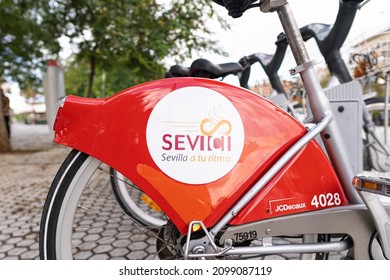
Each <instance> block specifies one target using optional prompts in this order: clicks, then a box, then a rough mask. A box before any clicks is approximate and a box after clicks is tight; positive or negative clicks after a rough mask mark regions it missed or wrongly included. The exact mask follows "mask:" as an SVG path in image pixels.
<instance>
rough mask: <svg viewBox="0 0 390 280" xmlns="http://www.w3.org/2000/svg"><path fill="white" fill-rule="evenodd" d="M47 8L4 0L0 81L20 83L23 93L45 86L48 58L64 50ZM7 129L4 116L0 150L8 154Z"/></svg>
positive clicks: (24, 0)
mask: <svg viewBox="0 0 390 280" xmlns="http://www.w3.org/2000/svg"><path fill="white" fill-rule="evenodd" d="M46 6H47V2H46V1H28V0H0V19H1V20H0V80H3V81H9V80H13V81H15V82H18V83H19V87H20V88H21V90H22V92H26V91H27V90H30V91H31V90H33V91H34V92H35V91H36V90H37V89H38V88H40V87H41V79H42V69H43V68H44V67H45V64H46V60H47V58H48V56H50V54H51V53H57V52H58V51H59V49H60V48H59V44H58V42H57V35H58V33H56V32H55V31H54V30H55V29H53V28H52V27H50V26H48V25H47V24H46V22H45V21H44V17H43V11H44V10H46V9H47V7H46ZM0 105H1V104H0ZM4 126H5V124H4V120H3V118H2V117H1V116H0V132H1V133H0V151H2V152H7V151H9V150H10V148H11V147H10V145H9V139H8V137H7V135H6V134H4V129H3V128H4Z"/></svg>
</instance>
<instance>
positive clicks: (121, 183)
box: [110, 168, 167, 228]
mask: <svg viewBox="0 0 390 280" xmlns="http://www.w3.org/2000/svg"><path fill="white" fill-rule="evenodd" d="M110 178H111V185H112V190H113V192H114V194H115V197H116V199H117V200H118V202H119V204H120V206H121V207H122V209H123V211H125V213H126V214H128V215H129V216H130V217H132V218H133V219H135V220H136V221H138V222H139V223H140V224H142V225H144V226H147V227H150V228H159V227H161V226H162V225H164V224H165V223H166V222H167V219H166V217H165V214H164V212H163V211H162V210H161V208H160V207H159V206H158V205H157V204H156V203H154V201H153V200H152V199H151V198H150V197H149V196H148V195H146V194H145V193H144V192H143V191H141V190H140V189H139V188H138V187H137V186H136V185H135V184H134V183H133V182H131V181H130V180H129V179H127V178H126V177H125V176H123V175H122V174H121V173H120V172H117V171H116V170H115V169H113V168H110Z"/></svg>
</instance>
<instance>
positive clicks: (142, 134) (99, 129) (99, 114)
mask: <svg viewBox="0 0 390 280" xmlns="http://www.w3.org/2000/svg"><path fill="white" fill-rule="evenodd" d="M215 2H217V3H218V4H223V5H224V6H225V7H226V8H227V9H228V10H229V14H230V15H232V16H233V17H238V16H241V15H242V14H243V13H244V11H245V10H246V9H248V8H252V7H258V6H260V10H261V11H262V12H276V13H277V15H278V16H279V19H280V21H281V23H282V26H283V29H284V31H285V34H286V36H287V39H288V42H289V45H290V47H291V50H292V53H293V55H294V58H295V60H296V63H297V67H295V68H294V70H295V72H297V73H299V74H300V75H301V77H302V80H303V82H304V85H305V88H306V90H307V93H308V96H309V101H310V107H311V110H312V112H313V121H314V123H313V124H312V125H310V126H307V127H305V126H303V125H302V124H301V123H300V122H298V121H297V120H295V119H294V118H293V117H292V116H290V115H289V114H287V113H286V112H285V111H284V110H282V109H280V108H278V107H277V106H276V105H275V104H273V103H271V102H270V101H268V100H266V99H264V98H261V97H259V96H258V95H256V94H253V93H251V92H249V91H247V90H244V89H242V88H238V87H235V86H231V85H227V84H225V83H221V82H218V81H213V80H209V79H200V78H172V79H165V80H159V81H154V82H150V83H146V84H142V85H139V86H136V87H133V88H130V89H128V90H125V91H123V92H121V93H118V94H116V95H115V96H113V97H110V98H106V99H94V100H90V99H86V98H80V97H74V96H68V97H66V98H65V99H62V100H61V107H60V109H59V112H58V115H57V120H56V123H55V125H54V130H55V132H56V134H55V139H54V141H55V142H56V143H58V144H64V145H67V146H69V147H72V148H74V150H73V151H72V152H71V154H70V155H69V156H68V158H67V159H66V160H65V162H64V164H63V165H62V166H61V168H60V170H59V172H58V174H57V175H56V177H55V179H54V181H53V184H52V186H51V188H50V191H49V194H48V198H47V200H46V203H45V206H44V210H43V217H42V222H41V234H40V250H41V258H44V259H70V258H73V257H77V256H78V255H77V254H78V252H77V250H78V249H79V248H80V247H79V246H81V245H82V244H78V243H73V241H74V240H77V241H76V242H79V241H87V240H90V241H95V237H94V236H92V235H93V234H92V233H91V232H90V231H88V230H85V229H84V228H82V227H83V226H88V225H89V223H90V221H91V219H90V217H89V216H88V215H94V214H96V213H97V212H98V211H99V210H100V209H101V208H104V207H106V206H107V205H108V203H107V202H106V201H105V200H101V199H102V196H103V194H104V190H101V189H102V188H104V187H105V186H107V179H108V178H107V177H108V176H107V173H109V167H112V168H114V169H115V170H118V172H120V173H121V174H123V175H124V176H125V177H126V178H130V179H131V180H132V181H133V182H134V183H135V184H136V185H137V186H139V187H140V188H141V189H142V190H143V191H144V192H145V193H147V194H148V195H149V196H150V197H151V198H152V199H153V200H154V201H155V202H156V203H157V204H158V205H159V206H160V207H161V209H162V210H163V211H164V213H165V214H166V215H167V217H169V221H168V223H167V224H166V225H165V226H163V227H161V228H160V231H159V238H158V239H157V242H156V243H157V244H156V245H157V251H158V254H159V257H160V258H179V259H180V258H184V259H204V258H212V259H215V258H216V259H225V258H227V259H230V258H239V259H242V258H258V257H260V256H264V255H272V254H281V253H284V254H291V253H294V254H299V255H300V256H301V258H302V259H307V258H312V257H316V256H325V257H326V256H327V255H326V253H328V252H340V251H345V250H348V257H349V258H354V259H369V258H379V259H380V258H385V256H386V257H387V258H388V257H389V256H390V246H389V235H390V233H389V228H390V227H389V225H390V219H389V216H388V213H387V212H388V211H389V205H386V204H382V202H381V201H380V200H379V199H378V195H377V193H378V194H382V195H389V188H390V187H389V185H387V184H386V180H385V179H380V178H376V179H370V178H367V177H364V176H358V177H355V174H354V172H353V167H352V164H351V161H350V157H349V154H348V152H347V149H346V145H345V143H344V141H343V137H342V135H341V133H340V130H339V128H338V126H337V123H336V122H335V121H334V120H333V116H332V109H331V106H330V103H329V101H328V99H327V98H326V96H325V94H324V92H323V90H322V88H321V85H320V84H319V82H318V80H317V77H316V74H315V72H314V69H313V62H312V61H311V60H310V59H309V56H308V54H307V51H306V49H305V45H304V42H303V39H302V37H301V35H300V32H299V28H298V27H297V25H296V22H295V19H294V17H293V14H292V11H291V9H290V6H289V4H288V3H287V1H279V0H278V1H272V0H270V1H261V2H260V3H256V1H228V0H224V1H223V2H222V1H215ZM344 2H349V1H344ZM355 2H361V1H355ZM254 115H255V116H256V118H253V116H254ZM78 116H83V117H82V119H80V118H79V117H78ZM134 116H137V118H134ZM318 134H320V135H321V137H322V140H323V142H324V145H325V148H326V151H327V154H328V156H327V155H325V154H324V152H323V150H322V148H321V147H320V146H319V145H318V144H317V142H316V141H315V140H314V138H315V137H316V136H317V135H318ZM328 157H329V159H330V161H328ZM103 162H104V164H103ZM105 165H107V166H105ZM101 170H106V171H107V172H103V173H102V174H101V175H100V174H97V177H95V171H101ZM104 180H106V181H104ZM90 183H92V185H90ZM108 184H109V183H108ZM373 192H374V193H373ZM86 193H89V194H97V196H96V197H95V199H94V200H91V199H89V198H88V197H87V198H85V197H84V194H86ZM114 202H116V201H115V199H114ZM78 210H82V212H79V211H78ZM85 210H86V211H85ZM117 214H118V213H111V214H110V215H109V216H108V217H106V216H102V217H98V218H100V220H99V222H100V223H101V224H100V225H102V224H103V223H106V224H112V225H111V226H113V227H115V228H118V227H119V226H120V225H118V223H119V217H118V216H117ZM130 225H132V224H130V223H129V224H127V226H130ZM133 226H134V225H133ZM134 230H139V226H138V225H135V229H130V228H128V227H126V228H124V229H123V233H127V234H132V233H134ZM82 234H86V235H87V236H85V237H83V238H79V237H78V238H76V237H77V236H80V235H82ZM330 235H331V236H335V237H337V236H345V238H341V239H340V240H338V241H336V242H334V241H328V238H323V237H324V236H325V237H327V236H330ZM281 236H298V237H299V238H301V240H300V243H294V244H278V243H275V240H280V239H279V238H278V237H281ZM129 240H130V241H132V242H133V243H132V244H131V245H130V246H129V247H131V246H132V245H134V243H136V242H135V241H136V240H134V238H133V236H132V237H127V236H126V238H125V239H124V240H122V241H124V242H125V241H129ZM106 242H107V241H106ZM125 243H126V242H125ZM117 245H118V246H119V244H117ZM86 246H87V247H88V246H91V244H90V243H88V244H86ZM93 248H94V247H90V249H91V250H92V251H93ZM118 249H123V250H125V249H128V248H127V247H126V246H123V247H122V248H118ZM324 253H325V254H324ZM131 256H132V255H131V253H130V254H126V255H125V256H124V257H126V258H131ZM138 257H140V256H138Z"/></svg>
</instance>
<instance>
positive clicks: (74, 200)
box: [39, 150, 157, 259]
mask: <svg viewBox="0 0 390 280" xmlns="http://www.w3.org/2000/svg"><path fill="white" fill-rule="evenodd" d="M109 168H110V167H108V166H105V165H104V166H103V164H102V163H101V162H100V161H99V160H97V159H95V158H93V157H91V156H89V155H87V154H84V153H82V152H79V151H77V150H72V151H71V153H70V154H69V155H68V157H67V158H66V159H65V161H64V162H63V164H62V165H61V167H60V169H59V171H58V172H57V174H56V176H55V178H54V180H53V183H52V185H51V187H50V189H49V192H48V195H47V198H46V201H45V204H44V207H43V212H42V218H41V225H40V236H39V251H40V258H41V259H111V258H114V259H146V258H149V259H150V258H156V256H157V253H156V249H155V245H154V244H155V242H156V237H157V235H156V234H155V233H154V232H152V231H151V230H149V229H148V228H146V227H143V226H142V225H140V224H139V223H138V222H137V221H133V220H131V219H130V218H129V216H128V215H127V214H126V213H124V212H123V210H122V209H121V207H120V206H119V204H118V202H117V200H116V198H115V196H114V194H113V192H112V188H111V183H110V180H109V176H108V174H109ZM84 195H85V196H84ZM106 196H107V197H106ZM110 234H112V235H111V236H109V235H110ZM140 240H143V241H145V242H143V243H142V246H143V245H144V244H147V246H148V247H147V248H137V246H138V247H139V246H141V245H140V242H139V241H140ZM84 242H85V244H84ZM145 250H147V251H148V252H149V253H145Z"/></svg>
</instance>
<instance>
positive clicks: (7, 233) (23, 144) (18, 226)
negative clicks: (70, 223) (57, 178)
mask: <svg viewBox="0 0 390 280" xmlns="http://www.w3.org/2000/svg"><path fill="white" fill-rule="evenodd" d="M11 129H12V132H11V133H12V137H11V145H12V148H13V151H12V152H11V153H8V154H0V170H1V172H0V259H21V260H26V259H29V260H31V259H38V258H39V252H38V236H39V223H40V218H41V211H42V206H43V201H44V199H45V197H46V194H47V191H48V188H49V186H50V184H51V180H52V179H53V177H54V175H55V173H56V172H57V170H58V168H59V166H60V165H61V163H62V161H63V160H64V158H65V157H66V156H67V154H68V152H69V149H68V148H66V147H61V146H58V145H55V144H53V143H51V135H50V132H49V127H48V126H47V125H24V124H12V128H11Z"/></svg>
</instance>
